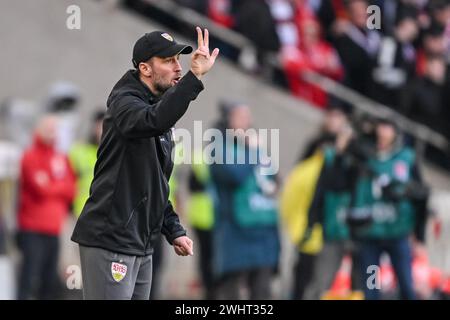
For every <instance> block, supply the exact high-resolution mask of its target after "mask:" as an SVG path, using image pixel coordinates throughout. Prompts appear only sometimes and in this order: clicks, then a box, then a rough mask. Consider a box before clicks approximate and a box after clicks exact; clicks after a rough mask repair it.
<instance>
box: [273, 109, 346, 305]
mask: <svg viewBox="0 0 450 320" xmlns="http://www.w3.org/2000/svg"><path fill="white" fill-rule="evenodd" d="M344 110H345V109H344V108H342V107H341V106H339V105H331V106H330V107H329V109H328V110H327V111H326V114H325V118H324V122H323V127H322V131H321V132H320V133H319V135H318V136H317V137H316V138H313V140H312V141H311V143H310V144H309V145H308V147H307V149H306V152H305V153H304V155H303V157H302V159H301V161H300V162H299V164H298V165H297V166H296V167H295V168H294V169H293V171H292V172H291V174H290V175H289V177H288V178H287V180H286V184H285V186H284V189H283V194H282V197H281V207H282V210H283V218H284V220H285V224H286V225H287V228H288V231H289V234H290V235H291V238H292V240H293V241H294V243H295V244H296V247H297V249H298V258H297V264H296V266H295V269H294V277H295V279H294V290H293V298H294V299H305V298H306V299H320V298H321V297H322V295H323V294H324V293H325V292H326V290H327V289H328V288H330V286H331V284H332V282H333V279H334V277H335V275H336V273H337V271H338V269H339V267H340V265H341V260H342V258H343V257H344V254H345V253H347V251H348V250H350V246H349V243H348V242H347V240H348V239H349V230H348V227H347V225H346V223H345V219H344V218H343V215H342V213H343V212H344V210H345V208H346V207H347V206H348V205H349V194H348V193H347V192H333V190H332V187H331V184H332V183H331V182H333V181H335V177H336V174H337V173H336V172H335V170H332V169H333V165H332V163H333V161H334V160H333V158H334V154H335V151H334V145H335V140H336V137H337V135H338V134H339V133H340V132H342V131H343V130H345V128H346V127H347V126H348V123H347V116H346V113H345V111H344ZM298 194H302V197H298V196H296V195H298ZM305 199H306V200H305ZM301 230H303V231H301ZM296 233H297V234H296ZM299 233H300V234H299Z"/></svg>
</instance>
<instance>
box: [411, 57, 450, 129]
mask: <svg viewBox="0 0 450 320" xmlns="http://www.w3.org/2000/svg"><path fill="white" fill-rule="evenodd" d="M446 73H447V66H446V63H445V60H444V59H443V57H441V56H429V57H428V58H427V61H426V66H425V73H424V75H423V76H421V77H417V78H416V79H414V81H413V83H412V84H411V86H410V87H409V88H408V89H407V91H406V93H405V95H404V98H403V109H404V112H405V113H406V115H407V116H409V117H410V118H411V119H413V120H415V121H419V122H422V123H424V124H425V125H427V126H429V127H431V128H433V129H434V130H436V131H437V132H440V133H442V134H445V133H446V131H447V130H448V127H449V125H450V122H449V114H450V112H449V110H448V108H447V101H446V100H445V97H446V96H445V94H446V90H448V89H449V88H447V87H446V77H447V75H446Z"/></svg>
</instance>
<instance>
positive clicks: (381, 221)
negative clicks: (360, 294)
mask: <svg viewBox="0 0 450 320" xmlns="http://www.w3.org/2000/svg"><path fill="white" fill-rule="evenodd" d="M400 138H401V136H400V132H399V129H398V127H397V125H396V123H395V122H394V121H393V120H390V119H386V118H383V119H378V120H377V122H376V125H375V143H374V146H373V150H372V152H366V153H365V154H363V155H361V152H356V151H355V150H357V149H358V147H357V144H355V143H349V144H348V145H347V146H346V147H345V148H344V149H345V152H344V153H343V154H347V155H351V156H352V157H351V158H353V161H354V162H355V165H350V166H349V168H351V169H349V170H351V171H347V172H346V173H345V174H343V175H341V176H340V175H336V177H335V178H336V179H337V180H341V181H342V180H345V179H347V180H353V181H352V182H351V183H350V185H351V189H352V199H351V205H350V210H349V212H348V216H347V222H348V223H349V225H350V227H351V234H352V237H353V238H354V239H355V240H357V241H358V243H359V260H360V266H359V267H360V272H361V275H362V280H363V283H362V285H363V288H364V295H365V298H366V299H369V300H372V299H379V298H381V290H380V289H381V283H380V272H379V266H380V256H381V254H382V253H387V254H388V255H389V258H390V260H391V263H392V266H393V269H394V272H395V275H396V278H397V281H398V285H399V289H400V298H401V299H416V294H415V291H414V286H413V277H412V247H411V243H410V240H411V239H415V240H416V241H418V242H423V240H424V239H423V232H421V231H420V230H422V231H423V228H424V225H425V219H424V218H423V217H424V216H426V213H427V212H426V200H427V198H428V188H427V187H426V186H425V185H424V183H423V182H422V178H421V175H420V172H419V170H418V165H417V160H416V156H415V152H414V151H413V150H412V149H410V148H408V147H406V146H404V145H403V143H402V141H401V139H400ZM360 151H361V150H360ZM355 154H359V156H357V157H355ZM348 159H349V158H347V160H348ZM354 159H358V160H356V161H355V160H354ZM337 162H338V163H340V164H341V165H345V162H347V163H349V161H345V157H344V158H343V159H338V161H337ZM352 176H353V177H356V179H352V178H351V177H352ZM424 203H425V204H424ZM414 234H415V237H414ZM420 235H422V236H420Z"/></svg>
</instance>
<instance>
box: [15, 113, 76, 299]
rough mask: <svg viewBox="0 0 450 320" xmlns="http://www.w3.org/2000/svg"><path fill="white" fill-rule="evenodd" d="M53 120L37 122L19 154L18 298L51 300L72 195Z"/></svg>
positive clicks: (72, 182)
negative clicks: (61, 235) (33, 135)
mask: <svg viewBox="0 0 450 320" xmlns="http://www.w3.org/2000/svg"><path fill="white" fill-rule="evenodd" d="M56 139H57V118H56V117H55V116H51V115H46V116H44V117H43V118H42V119H41V120H40V121H39V123H38V125H37V128H36V133H35V137H34V142H33V144H32V145H31V147H30V148H29V149H27V150H26V151H25V153H24V155H23V158H22V162H21V177H20V191H19V213H18V239H17V240H18V246H19V249H20V250H21V252H22V254H23V259H22V266H21V269H20V278H19V288H18V298H19V299H31V298H37V299H55V298H56V297H55V290H57V288H58V287H57V286H58V273H57V264H58V256H59V244H58V237H59V235H60V233H61V230H62V226H63V223H64V219H65V217H66V215H67V213H68V211H69V207H70V204H71V203H72V200H73V198H74V194H75V176H74V173H73V171H72V168H71V166H70V163H69V160H68V159H67V157H66V156H65V155H63V154H60V153H58V152H57V151H56V150H55V148H54V145H55V142H56Z"/></svg>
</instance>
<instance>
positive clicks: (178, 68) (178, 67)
mask: <svg viewBox="0 0 450 320" xmlns="http://www.w3.org/2000/svg"><path fill="white" fill-rule="evenodd" d="M182 69H183V68H182V67H181V63H180V61H179V60H177V61H176V63H175V71H176V72H180V71H181V70H182Z"/></svg>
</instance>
